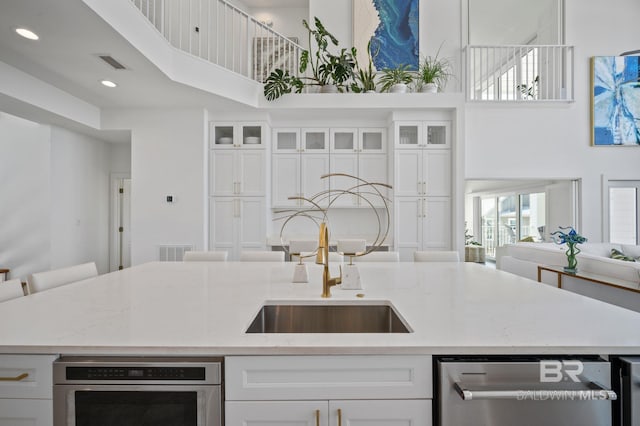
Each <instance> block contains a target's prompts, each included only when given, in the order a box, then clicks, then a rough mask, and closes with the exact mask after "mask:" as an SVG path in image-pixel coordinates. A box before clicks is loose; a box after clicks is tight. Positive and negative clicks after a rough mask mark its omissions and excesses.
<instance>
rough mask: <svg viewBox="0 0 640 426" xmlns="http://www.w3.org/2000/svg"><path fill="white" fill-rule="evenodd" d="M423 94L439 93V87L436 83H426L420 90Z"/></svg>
mask: <svg viewBox="0 0 640 426" xmlns="http://www.w3.org/2000/svg"><path fill="white" fill-rule="evenodd" d="M420 92H421V93H438V85H437V84H435V83H426V84H424V85H422V88H421V89H420Z"/></svg>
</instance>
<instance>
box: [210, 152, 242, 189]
mask: <svg viewBox="0 0 640 426" xmlns="http://www.w3.org/2000/svg"><path fill="white" fill-rule="evenodd" d="M235 156H236V152H234V151H232V150H221V149H212V150H210V151H209V165H210V169H209V195H218V196H219V195H234V194H235V193H236V191H237V180H236V176H235V167H234V163H235Z"/></svg>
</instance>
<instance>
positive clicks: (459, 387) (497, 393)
mask: <svg viewBox="0 0 640 426" xmlns="http://www.w3.org/2000/svg"><path fill="white" fill-rule="evenodd" d="M453 386H454V388H455V390H456V392H458V395H460V398H462V399H463V400H464V401H472V400H482V399H485V400H486V399H515V400H522V401H526V400H534V401H543V402H544V401H558V400H563V399H570V400H574V401H594V400H610V401H613V400H615V399H618V395H617V394H616V393H615V392H614V391H613V390H611V389H607V388H605V387H604V386H602V385H600V384H598V383H596V382H589V383H588V384H587V386H586V388H585V389H581V390H576V389H571V390H563V389H525V388H523V389H509V390H480V389H476V390H474V389H469V388H468V387H467V386H466V385H465V384H464V383H460V382H456V383H454V384H453Z"/></svg>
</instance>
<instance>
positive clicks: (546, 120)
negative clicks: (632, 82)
mask: <svg viewBox="0 0 640 426" xmlns="http://www.w3.org/2000/svg"><path fill="white" fill-rule="evenodd" d="M620 11H624V13H619V12H620ZM638 16H640V3H639V2H637V0H612V1H611V2H609V3H608V4H607V7H606V8H603V7H602V1H597V0H566V20H567V22H566V31H565V32H566V42H567V44H569V45H575V46H576V50H575V88H576V90H575V92H576V94H575V98H576V99H575V103H573V104H568V105H554V106H528V105H508V106H503V107H500V106H495V105H477V104H473V105H471V104H470V105H469V106H468V107H467V111H466V129H465V134H466V165H465V170H466V177H467V178H472V179H490V178H523V177H526V178H560V177H564V178H581V179H582V200H581V201H582V204H581V212H582V229H580V231H581V233H582V235H584V236H586V237H587V238H589V240H590V241H594V242H597V241H600V240H601V238H602V197H601V183H600V182H601V175H602V174H604V175H606V176H609V177H614V176H615V177H619V178H634V179H638V178H640V172H639V171H638V170H639V168H638V164H640V151H639V150H638V149H637V148H636V149H634V148H620V147H592V146H590V132H591V130H590V126H591V124H590V106H589V105H590V80H589V79H590V77H589V76H590V66H589V58H590V57H591V56H596V55H617V54H619V53H620V52H623V51H625V50H631V49H637V41H638V37H637V22H636V21H637V18H638Z"/></svg>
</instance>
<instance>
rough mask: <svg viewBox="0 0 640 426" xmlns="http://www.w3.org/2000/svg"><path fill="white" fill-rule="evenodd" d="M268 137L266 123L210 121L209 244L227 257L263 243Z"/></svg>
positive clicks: (266, 207)
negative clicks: (223, 251) (225, 252)
mask: <svg viewBox="0 0 640 426" xmlns="http://www.w3.org/2000/svg"><path fill="white" fill-rule="evenodd" d="M268 138H269V133H268V128H267V124H266V123H262V122H254V123H247V122H242V123H237V122H224V123H222V122H211V123H210V129H209V247H210V248H211V249H212V250H226V251H228V252H229V260H238V259H239V257H240V252H241V251H245V250H265V249H266V234H267V220H268V217H269V214H268V212H269V209H268V203H267V188H268V182H269V180H268V172H269V170H268V164H269V139H268Z"/></svg>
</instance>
